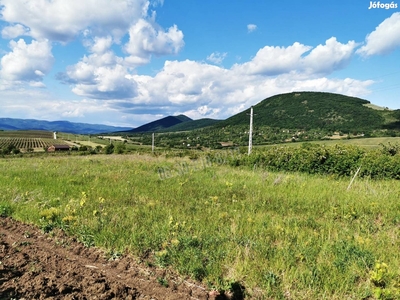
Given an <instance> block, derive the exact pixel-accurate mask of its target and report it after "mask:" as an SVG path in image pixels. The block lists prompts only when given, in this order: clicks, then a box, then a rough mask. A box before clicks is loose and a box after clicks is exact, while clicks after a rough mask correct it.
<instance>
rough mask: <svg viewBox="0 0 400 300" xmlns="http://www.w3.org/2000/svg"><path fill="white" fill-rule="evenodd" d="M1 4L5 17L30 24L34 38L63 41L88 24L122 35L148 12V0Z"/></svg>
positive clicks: (4, 0)
mask: <svg viewBox="0 0 400 300" xmlns="http://www.w3.org/2000/svg"><path fill="white" fill-rule="evenodd" d="M1 4H2V7H1V11H0V14H1V15H2V19H3V20H4V21H6V22H9V23H12V24H14V23H15V24H20V25H23V26H24V27H26V28H29V29H30V30H29V34H30V35H31V36H32V37H33V38H35V39H43V38H45V39H49V40H51V41H60V42H68V41H70V40H72V39H73V38H74V37H75V36H76V35H78V34H79V33H80V32H81V31H83V30H85V29H87V28H90V30H91V31H92V32H93V34H94V35H109V34H110V33H111V34H112V35H113V36H115V37H116V38H120V37H122V36H123V35H124V34H125V32H126V31H127V29H128V28H129V26H130V24H131V22H132V20H138V19H139V18H141V17H144V16H146V14H147V9H148V5H149V4H148V1H147V0H119V1H113V3H112V5H110V1H109V0H85V1H81V0H68V1H67V2H66V1H65V0H52V1H47V0H1ZM6 32H7V31H6ZM26 32H27V30H25V33H26ZM21 33H22V32H20V34H21ZM14 37H15V36H14Z"/></svg>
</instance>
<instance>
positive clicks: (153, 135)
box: [151, 132, 154, 153]
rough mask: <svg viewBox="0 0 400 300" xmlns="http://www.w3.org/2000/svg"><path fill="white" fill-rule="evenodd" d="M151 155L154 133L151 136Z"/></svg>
mask: <svg viewBox="0 0 400 300" xmlns="http://www.w3.org/2000/svg"><path fill="white" fill-rule="evenodd" d="M151 153H154V132H153V134H152V135H151Z"/></svg>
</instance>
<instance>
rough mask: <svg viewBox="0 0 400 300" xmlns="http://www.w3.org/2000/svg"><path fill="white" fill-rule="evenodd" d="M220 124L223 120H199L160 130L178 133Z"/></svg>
mask: <svg viewBox="0 0 400 300" xmlns="http://www.w3.org/2000/svg"><path fill="white" fill-rule="evenodd" d="M219 122H222V120H215V119H208V118H204V119H199V120H191V121H188V122H182V123H179V124H176V125H174V126H171V127H168V128H166V129H163V130H160V132H177V131H188V130H195V129H200V128H204V127H208V126H212V125H215V124H217V123H219Z"/></svg>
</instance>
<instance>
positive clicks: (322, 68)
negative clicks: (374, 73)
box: [303, 37, 357, 74]
mask: <svg viewBox="0 0 400 300" xmlns="http://www.w3.org/2000/svg"><path fill="white" fill-rule="evenodd" d="M356 46H357V43H355V42H354V41H349V42H348V43H347V44H342V43H339V42H338V41H337V40H336V38H335V37H331V38H330V39H328V40H327V41H326V42H325V45H318V46H317V47H315V48H314V49H313V50H311V52H310V54H309V55H307V56H306V57H304V60H303V63H304V68H305V69H306V70H308V73H319V74H330V73H332V72H333V71H335V70H339V69H342V68H343V67H345V66H346V65H347V64H348V63H349V61H350V59H351V57H352V55H353V53H354V49H355V48H356Z"/></svg>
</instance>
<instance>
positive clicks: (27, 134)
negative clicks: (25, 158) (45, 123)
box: [0, 130, 66, 152]
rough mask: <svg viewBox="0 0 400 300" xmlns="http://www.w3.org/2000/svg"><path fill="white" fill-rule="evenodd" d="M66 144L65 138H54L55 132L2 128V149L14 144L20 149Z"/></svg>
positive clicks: (0, 143) (40, 149) (0, 141)
mask: <svg viewBox="0 0 400 300" xmlns="http://www.w3.org/2000/svg"><path fill="white" fill-rule="evenodd" d="M54 144H57V145H65V144H66V143H65V142H64V141H63V140H60V139H57V140H55V139H54V136H53V132H51V131H42V130H12V131H11V130H10V131H1V130H0V149H4V148H7V147H9V146H14V147H15V148H16V149H19V150H20V151H23V152H26V151H28V150H33V151H43V149H44V148H48V147H50V146H51V145H54Z"/></svg>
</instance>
